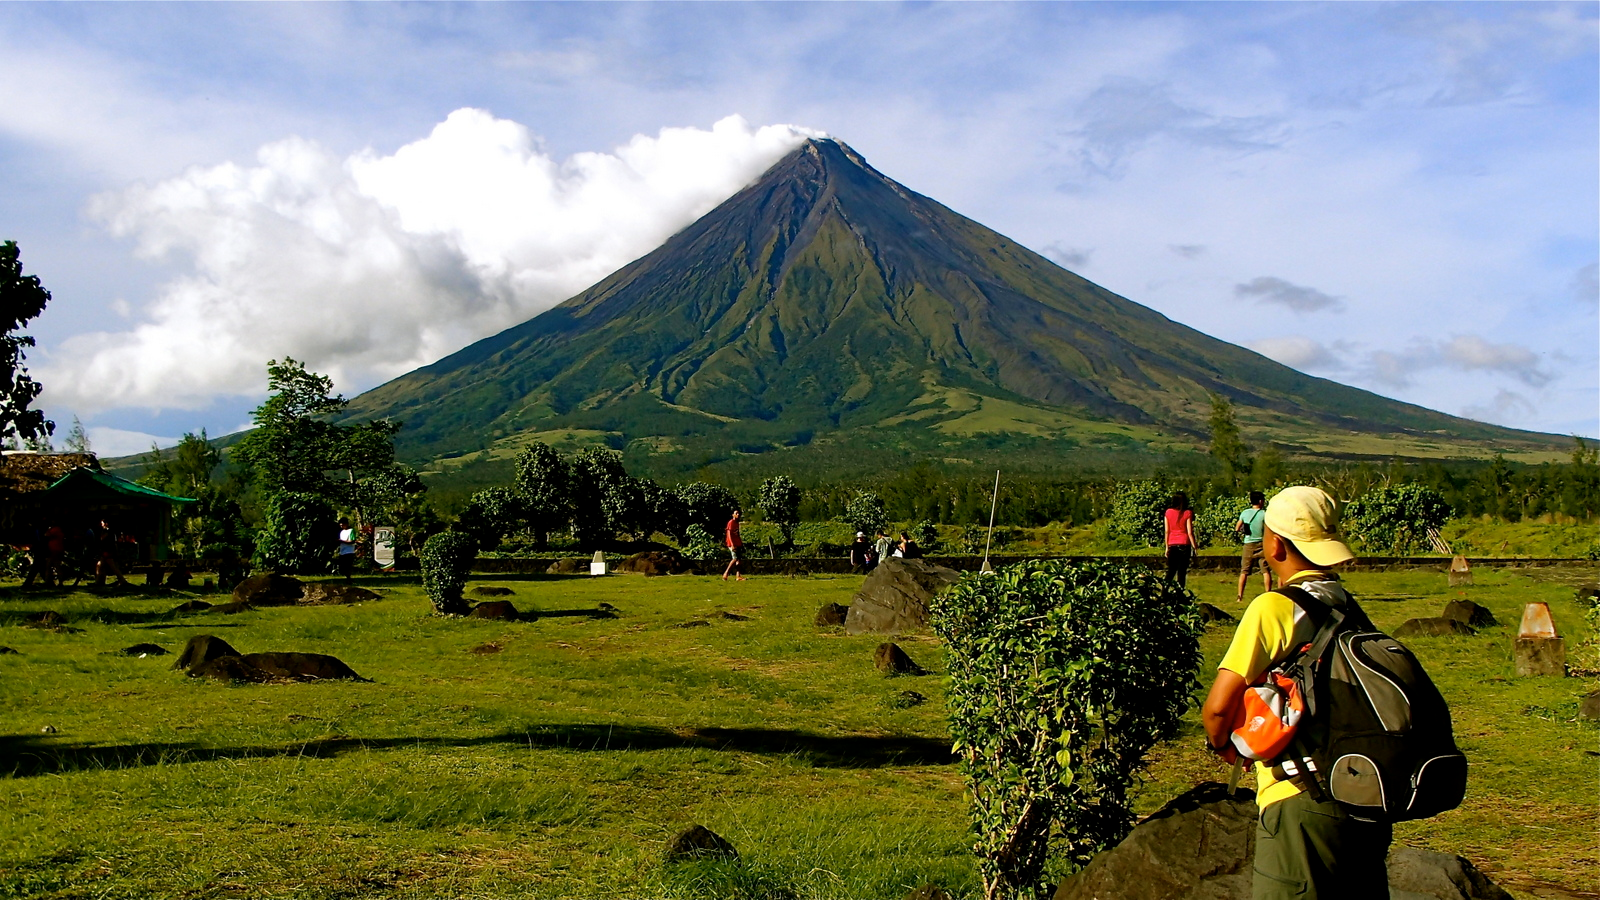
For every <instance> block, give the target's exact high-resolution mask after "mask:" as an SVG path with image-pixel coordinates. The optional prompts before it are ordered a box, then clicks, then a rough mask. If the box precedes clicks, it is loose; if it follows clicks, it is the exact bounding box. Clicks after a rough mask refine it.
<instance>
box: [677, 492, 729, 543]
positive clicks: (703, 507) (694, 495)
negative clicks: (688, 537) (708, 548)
mask: <svg viewBox="0 0 1600 900" xmlns="http://www.w3.org/2000/svg"><path fill="white" fill-rule="evenodd" d="M678 496H679V497H682V498H683V502H684V505H685V506H687V507H688V510H689V513H688V517H689V521H688V524H690V525H699V526H700V527H701V528H704V529H705V530H706V533H707V534H710V535H713V536H717V535H721V534H722V529H723V528H724V527H726V526H727V524H728V519H730V518H731V517H732V516H733V511H734V510H736V509H738V508H739V498H738V497H735V496H734V495H733V491H730V490H728V489H727V488H725V487H723V486H722V485H720V484H707V483H705V482H703V481H695V482H690V483H689V484H680V485H678Z"/></svg>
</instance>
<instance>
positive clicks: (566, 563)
mask: <svg viewBox="0 0 1600 900" xmlns="http://www.w3.org/2000/svg"><path fill="white" fill-rule="evenodd" d="M544 573H545V574H546V575H587V574H589V561H588V560H587V559H558V560H556V561H555V562H553V563H551V564H550V565H549V567H547V568H546V569H545V570H544Z"/></svg>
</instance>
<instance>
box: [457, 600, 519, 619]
mask: <svg viewBox="0 0 1600 900" xmlns="http://www.w3.org/2000/svg"><path fill="white" fill-rule="evenodd" d="M467 617H468V618H471V619H499V620H502V621H505V622H515V621H516V620H517V608H516V607H515V606H512V605H511V601H510V600H488V601H485V602H483V603H479V604H478V605H477V606H474V607H473V608H472V612H469V613H467Z"/></svg>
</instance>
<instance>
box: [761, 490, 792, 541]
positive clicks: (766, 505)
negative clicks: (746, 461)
mask: <svg viewBox="0 0 1600 900" xmlns="http://www.w3.org/2000/svg"><path fill="white" fill-rule="evenodd" d="M758 505H759V506H760V507H761V511H762V512H764V513H766V515H767V518H768V519H769V520H771V521H772V522H773V523H775V524H776V525H777V526H778V530H780V531H782V532H783V545H784V546H785V547H793V546H794V527H795V526H796V525H798V524H799V523H800V486H799V485H797V484H795V483H794V479H792V478H790V477H789V476H787V475H775V476H773V477H771V478H768V479H767V480H766V481H763V482H761V493H760V495H759V500H758Z"/></svg>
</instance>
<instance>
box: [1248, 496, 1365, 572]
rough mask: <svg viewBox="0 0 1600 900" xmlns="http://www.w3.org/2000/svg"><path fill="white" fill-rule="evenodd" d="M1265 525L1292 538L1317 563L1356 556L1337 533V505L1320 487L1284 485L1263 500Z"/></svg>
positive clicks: (1332, 564)
mask: <svg viewBox="0 0 1600 900" xmlns="http://www.w3.org/2000/svg"><path fill="white" fill-rule="evenodd" d="M1267 527H1268V528H1270V529H1272V533H1273V534H1276V535H1278V536H1279V537H1285V538H1288V539H1289V540H1291V541H1293V542H1294V546H1295V548H1296V549H1297V550H1299V551H1300V554H1301V555H1302V556H1304V557H1305V558H1306V559H1308V560H1310V561H1311V562H1313V563H1315V564H1317V565H1319V566H1337V565H1338V564H1340V563H1347V562H1349V561H1350V560H1352V559H1355V558H1356V555H1355V554H1354V553H1351V552H1350V548H1349V547H1348V546H1346V545H1345V542H1344V538H1342V537H1341V536H1340V535H1339V507H1338V505H1337V504H1335V503H1334V502H1333V498H1332V497H1330V496H1328V494H1327V492H1326V491H1323V490H1322V489H1320V488H1314V487H1307V486H1305V485H1299V486H1296V487H1291V488H1284V489H1283V490H1281V491H1279V492H1278V495H1277V496H1276V497H1273V498H1272V501H1271V502H1269V503H1268V504H1267Z"/></svg>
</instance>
